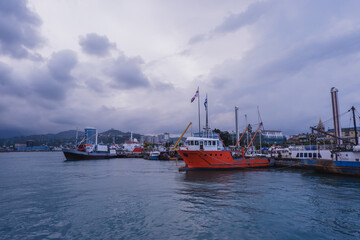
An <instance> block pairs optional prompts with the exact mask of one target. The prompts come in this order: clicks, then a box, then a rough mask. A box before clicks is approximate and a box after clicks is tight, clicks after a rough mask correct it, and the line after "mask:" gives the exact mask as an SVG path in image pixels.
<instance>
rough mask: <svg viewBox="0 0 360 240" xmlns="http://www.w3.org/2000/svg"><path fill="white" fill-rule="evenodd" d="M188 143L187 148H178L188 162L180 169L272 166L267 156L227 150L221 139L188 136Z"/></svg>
mask: <svg viewBox="0 0 360 240" xmlns="http://www.w3.org/2000/svg"><path fill="white" fill-rule="evenodd" d="M186 145H187V149H186V150H184V149H183V150H178V153H179V154H180V155H181V157H182V158H183V160H184V162H185V164H186V165H185V166H184V167H181V168H180V170H193V169H244V168H256V167H269V166H270V160H269V159H268V158H266V157H245V156H244V150H243V151H230V150H225V149H224V147H223V144H222V142H221V141H220V139H215V138H203V137H188V138H187V140H186Z"/></svg>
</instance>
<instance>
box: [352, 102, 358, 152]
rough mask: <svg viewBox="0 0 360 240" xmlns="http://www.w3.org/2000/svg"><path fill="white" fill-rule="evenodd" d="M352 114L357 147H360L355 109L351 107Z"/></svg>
mask: <svg viewBox="0 0 360 240" xmlns="http://www.w3.org/2000/svg"><path fill="white" fill-rule="evenodd" d="M351 110H352V113H353V119H354V131H355V145H356V146H357V145H359V139H358V135H357V129H356V119H355V107H354V106H352V107H351Z"/></svg>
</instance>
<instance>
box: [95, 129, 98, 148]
mask: <svg viewBox="0 0 360 240" xmlns="http://www.w3.org/2000/svg"><path fill="white" fill-rule="evenodd" d="M97 144H98V130H97V129H96V132H95V145H97Z"/></svg>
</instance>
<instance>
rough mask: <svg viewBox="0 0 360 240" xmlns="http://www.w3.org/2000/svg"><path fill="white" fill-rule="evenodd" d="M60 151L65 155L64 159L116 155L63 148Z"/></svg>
mask: <svg viewBox="0 0 360 240" xmlns="http://www.w3.org/2000/svg"><path fill="white" fill-rule="evenodd" d="M62 151H63V153H64V155H65V158H66V161H78V160H96V159H109V158H116V157H117V155H110V153H97V152H91V153H89V152H82V151H77V150H72V149H63V150H62Z"/></svg>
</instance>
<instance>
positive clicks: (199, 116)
mask: <svg viewBox="0 0 360 240" xmlns="http://www.w3.org/2000/svg"><path fill="white" fill-rule="evenodd" d="M198 90H199V92H198V113H199V137H201V136H200V89H199V87H198Z"/></svg>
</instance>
